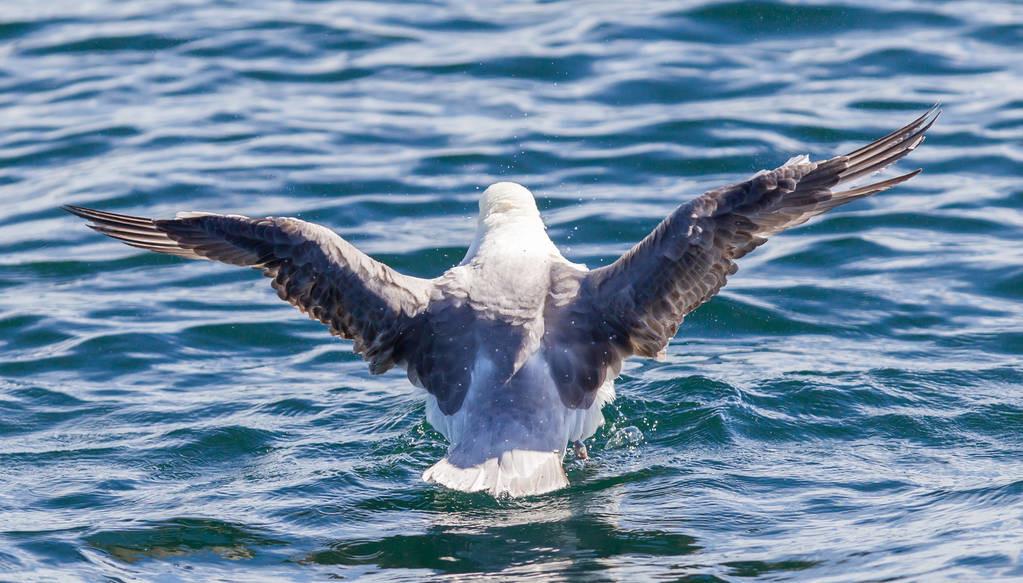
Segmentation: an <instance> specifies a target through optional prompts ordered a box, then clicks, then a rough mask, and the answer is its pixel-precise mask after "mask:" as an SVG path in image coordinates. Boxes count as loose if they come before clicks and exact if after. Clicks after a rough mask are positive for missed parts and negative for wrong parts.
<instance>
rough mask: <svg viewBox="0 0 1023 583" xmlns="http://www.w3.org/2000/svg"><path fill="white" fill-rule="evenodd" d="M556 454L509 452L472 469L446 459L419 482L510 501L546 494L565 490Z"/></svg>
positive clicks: (527, 451)
mask: <svg viewBox="0 0 1023 583" xmlns="http://www.w3.org/2000/svg"><path fill="white" fill-rule="evenodd" d="M563 455H564V454H563V453H562V452H559V451H530V450H523V449H513V450H510V451H506V452H503V453H501V455H500V456H498V457H492V458H489V459H487V460H486V461H484V462H482V463H479V464H475V465H468V464H465V465H462V464H459V462H458V460H457V458H455V459H453V460H452V459H450V456H449V457H446V458H444V459H442V460H440V461H439V462H437V463H436V464H434V465H433V466H431V467H430V468H429V469H427V470H426V471H425V472H424V473H423V480H425V481H427V482H431V483H435V484H440V485H442V486H446V487H448V488H451V489H453V490H460V491H462V492H488V493H489V494H491V495H492V496H495V497H496V496H501V495H507V496H511V497H519V496H535V495H538V494H546V493H547V492H552V491H554V490H558V489H561V488H564V487H566V486H568V476H566V475H565V469H564V467H562V465H561V460H562V457H563Z"/></svg>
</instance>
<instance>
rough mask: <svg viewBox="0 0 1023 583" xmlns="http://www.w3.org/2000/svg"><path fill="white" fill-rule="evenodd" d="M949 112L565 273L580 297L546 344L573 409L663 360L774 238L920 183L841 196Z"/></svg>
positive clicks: (764, 179) (665, 224)
mask: <svg viewBox="0 0 1023 583" xmlns="http://www.w3.org/2000/svg"><path fill="white" fill-rule="evenodd" d="M939 114H940V110H939V109H938V108H937V107H935V108H932V109H931V110H930V111H928V112H927V113H926V114H924V115H922V116H921V117H919V118H918V119H916V120H914V121H913V122H912V123H910V124H909V125H907V126H905V127H903V128H901V129H899V130H897V131H895V132H892V133H891V134H889V135H887V136H885V137H883V138H881V139H879V140H877V141H875V142H873V143H871V144H869V145H867V146H864V147H862V148H860V149H858V150H855V151H853V152H850V153H849V154H846V155H844V156H837V157H835V158H832V159H830V160H827V161H824V162H811V161H810V160H809V159H808V158H806V157H799V158H794V159H792V160H790V161H789V162H788V163H786V164H785V165H783V166H781V167H780V168H777V169H776V170H773V171H770V172H761V173H759V174H757V175H756V176H754V177H753V178H751V179H749V180H747V181H745V182H741V183H739V184H734V185H731V186H726V187H723V188H718V189H716V190H712V191H710V192H707V193H705V194H703V195H702V196H700V197H697V198H696V199H694V200H692V201H690V202H688V203H686V204H683V205H682V206H680V207H679V208H678V209H677V210H675V212H673V213H672V214H671V215H669V216H668V217H667V218H666V219H664V221H662V222H661V224H660V225H658V226H657V228H656V229H654V230H653V232H652V233H650V235H648V236H647V237H646V238H645V239H643V240H642V241H640V242H639V243H638V244H636V245H635V246H634V247H633V248H632V249H631V250H629V251H628V252H627V253H625V254H624V255H623V256H622V257H621V258H619V259H618V260H617V261H615V262H614V263H613V264H611V265H608V266H606V267H603V268H600V269H596V270H594V271H591V272H589V273H585V274H574V275H572V274H566V275H564V278H566V279H569V280H574V281H575V283H574V285H576V286H578V292H577V293H576V294H575V298H574V299H573V300H572V301H570V302H566V304H565V305H564V306H561V307H558V308H556V309H554V310H552V311H551V313H550V314H549V316H548V322H549V324H548V333H547V337H546V338H545V341H546V342H547V348H548V354H550V355H551V356H549V359H550V365H551V369H552V373H553V374H554V376H555V380H556V381H557V382H558V384H559V389H560V391H561V395H562V398H563V400H564V401H565V402H566V404H568V405H570V406H576V407H578V406H588V404H589V402H591V401H592V398H593V392H594V391H595V390H596V388H598V387H599V386H600V385H601V383H603V382H604V380H605V378H606V376H607V375H608V374H617V372H618V369H619V368H620V366H621V360H622V359H623V358H625V357H627V356H629V355H639V356H647V357H656V356H659V355H661V354H662V353H663V350H664V348H665V347H666V346H667V344H668V341H669V340H671V338H672V337H673V336H674V335H675V333H676V331H677V330H678V327H679V325H680V324H681V323H682V318H683V317H684V316H685V315H686V314H688V313H689V312H691V311H693V310H694V309H696V308H697V307H698V306H700V304H703V303H704V302H706V301H707V300H709V299H710V298H711V297H713V296H714V295H715V294H716V293H717V292H718V290H720V289H721V288H722V286H724V285H725V282H726V280H727V278H728V276H729V275H731V274H733V273H735V271H736V269H737V266H736V264H735V260H736V259H739V258H740V257H742V256H744V255H746V254H747V253H749V252H750V251H752V250H753V249H756V248H757V247H758V246H760V245H762V244H763V243H764V242H765V241H767V237H769V236H771V235H774V234H775V233H778V232H779V231H782V230H784V229H787V228H790V227H794V226H796V225H800V224H802V223H804V222H806V221H807V220H809V219H810V218H812V217H814V216H817V215H819V214H821V213H823V212H826V211H828V210H830V209H833V208H835V207H837V206H839V205H843V204H846V203H849V202H852V201H854V200H857V199H859V198H862V197H865V196H869V195H871V194H874V193H877V192H880V191H882V190H886V189H888V188H891V187H892V186H895V185H896V184H899V183H902V182H905V181H906V180H909V179H910V178H912V177H914V176H916V175H917V174H918V173H919V172H920V170H916V171H913V172H910V173H908V174H903V175H901V176H897V177H895V178H891V179H889V180H884V181H880V182H875V183H872V184H868V185H866V186H860V187H857V188H849V189H846V190H841V189H839V188H836V187H839V186H841V185H842V184H844V183H847V182H850V181H853V180H855V179H857V178H860V177H863V176H866V175H868V174H871V173H874V172H878V171H880V170H882V169H884V168H885V167H887V166H888V165H890V164H892V163H894V162H896V161H897V160H899V159H900V158H902V157H903V156H905V155H907V154H909V153H910V152H911V151H913V150H914V149H915V148H916V147H917V146H919V145H920V143H921V142H923V140H924V133H925V132H926V131H927V130H928V129H929V128H930V127H931V125H932V124H933V123H934V121H935V120H936V119H937V117H938V115H939ZM551 320H554V322H551ZM552 324H553V325H552Z"/></svg>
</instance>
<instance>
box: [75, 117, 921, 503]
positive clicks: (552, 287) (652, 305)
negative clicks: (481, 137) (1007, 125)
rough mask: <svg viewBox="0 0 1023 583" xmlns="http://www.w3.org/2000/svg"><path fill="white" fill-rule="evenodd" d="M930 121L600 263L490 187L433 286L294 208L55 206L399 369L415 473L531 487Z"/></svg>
mask: <svg viewBox="0 0 1023 583" xmlns="http://www.w3.org/2000/svg"><path fill="white" fill-rule="evenodd" d="M939 114H940V110H939V109H938V108H937V106H935V107H934V108H932V109H931V110H930V111H928V112H927V113H925V114H924V115H922V116H921V117H919V118H918V119H916V120H914V121H913V122H912V123H910V124H909V125H907V126H905V127H903V128H901V129H899V130H897V131H895V132H893V133H891V134H889V135H887V136H885V137H883V138H881V139H879V140H877V141H875V142H873V143H871V144H869V145H867V146H864V147H862V148H860V149H858V150H855V151H853V152H850V153H848V154H846V155H844V156H837V157H834V158H831V159H829V160H825V161H820V162H813V161H811V160H810V159H809V157H808V156H805V155H803V156H797V157H794V158H792V159H790V160H789V161H788V162H786V163H785V164H783V165H782V166H780V167H778V168H776V169H774V170H771V171H761V172H759V173H757V174H755V175H754V176H752V177H751V178H750V179H748V180H745V181H743V182H739V183H736V184H732V185H730V186H724V187H721V188H717V189H714V190H711V191H709V192H706V193H705V194H703V195H701V196H698V197H696V198H695V199H693V200H690V201H689V202H687V203H685V204H682V205H681V206H679V207H678V208H677V209H676V210H675V211H674V212H672V213H671V214H670V215H668V217H667V218H665V219H664V220H663V221H662V222H661V223H660V224H659V225H657V227H656V228H655V229H654V230H653V231H652V232H651V233H650V234H649V235H648V236H647V237H646V238H644V239H643V240H642V241H640V242H639V243H637V244H636V245H635V246H633V247H632V248H631V249H630V250H629V251H628V252H626V253H625V254H624V255H622V256H621V257H620V258H618V260H616V261H615V262H614V263H611V264H609V265H607V266H605V267H601V268H599V269H593V270H588V269H587V268H586V267H585V266H583V265H580V264H577V263H573V262H571V261H569V260H568V259H566V258H565V257H563V256H562V254H561V253H560V252H559V251H558V248H557V247H556V246H555V244H554V243H553V242H552V241H551V239H550V238H549V237H548V236H547V232H546V228H545V226H544V223H543V221H542V220H541V217H540V212H539V210H538V209H537V205H536V200H535V199H534V198H533V195H532V194H531V193H530V192H529V190H527V189H526V188H525V187H523V186H521V185H519V184H515V183H512V182H498V183H497V184H493V185H491V186H490V187H489V188H487V189H486V190H485V191H484V192H483V195H482V197H481V198H480V201H479V217H478V220H477V227H476V236H475V239H474V240H473V241H472V244H471V245H470V246H469V249H468V252H467V253H466V255H465V258H464V259H463V260H462V261H461V263H459V264H458V265H456V266H454V267H452V268H451V269H448V270H447V271H445V272H444V273H443V274H441V275H440V276H438V277H435V278H433V279H423V278H418V277H411V276H408V275H404V274H401V273H398V272H397V271H395V270H394V269H391V268H390V267H388V266H386V265H384V264H383V263H381V262H378V261H376V260H374V259H372V258H370V257H369V256H368V255H366V254H365V253H362V252H361V251H359V250H358V249H356V248H355V247H354V246H353V245H352V244H350V243H348V242H347V241H345V240H344V239H342V238H341V237H340V236H339V235H337V234H336V233H334V232H333V231H331V230H330V229H328V228H326V227H323V226H320V225H315V224H312V223H308V222H305V221H302V220H299V219H295V218H286V217H267V218H249V217H246V216H241V215H220V214H212V213H201V212H184V213H179V214H178V215H177V216H176V218H174V219H149V218H143V217H137V216H129V215H124V214H117V213H112V212H106V211H100V210H93V209H88V208H83V207H78V206H66V207H64V208H65V209H66V210H67V211H69V212H71V213H74V214H75V215H78V216H79V217H82V218H84V219H87V220H88V221H89V225H88V226H89V227H91V228H93V229H95V230H96V231H99V232H100V233H103V234H104V235H108V236H110V237H113V238H114V239H118V240H120V241H122V242H124V243H126V244H128V245H131V246H133V247H138V248H141V249H147V250H149V251H155V252H157V253H166V254H170V255H177V256H179V257H184V258H188V259H208V260H214V261H220V262H223V263H230V264H232V265H242V266H248V267H253V268H256V269H259V270H261V271H262V272H263V274H264V275H266V276H267V277H270V278H271V279H272V282H271V285H272V286H273V288H274V289H275V290H276V291H277V294H278V295H279V296H280V297H281V299H283V300H285V301H287V302H289V303H290V304H292V305H293V306H295V307H296V308H298V309H299V310H301V311H302V312H304V313H305V314H307V315H308V316H310V317H311V318H313V319H315V320H318V321H320V322H322V323H323V324H325V325H326V326H327V327H328V329H329V330H330V332H331V333H332V334H334V335H335V336H339V337H341V338H344V339H350V340H352V341H353V348H354V351H355V352H356V353H358V354H361V355H362V357H363V358H364V359H365V360H366V361H367V362H368V363H369V369H370V371H371V372H372V373H383V372H385V371H387V370H389V369H391V368H394V367H397V368H399V369H403V370H404V371H406V373H407V375H408V379H409V380H410V381H411V382H412V384H414V385H415V386H417V387H422V388H423V389H425V390H426V401H427V402H426V418H427V421H428V422H429V423H430V425H432V426H433V427H434V428H436V429H437V430H438V431H439V432H440V433H441V434H443V436H444V437H445V438H446V439H447V440H448V442H449V448H448V452H447V455H446V457H444V458H443V459H442V460H440V461H439V462H437V463H436V464H434V465H433V466H431V467H430V468H428V469H427V470H426V471H425V472H424V473H423V479H425V480H426V481H428V482H434V483H437V484H441V485H443V486H446V487H448V488H453V489H455V490H461V491H465V492H476V491H485V492H488V493H490V494H492V495H494V496H502V495H507V496H529V495H538V494H543V493H546V492H551V491H553V490H557V489H559V488H564V487H566V486H568V478H567V476H566V474H565V470H564V468H563V465H562V462H563V459H564V457H565V455H566V453H567V450H568V448H569V446H570V445H571V446H572V448H573V450H574V451H575V453H576V455H578V456H579V457H585V456H586V448H585V445H584V440H586V439H587V438H589V437H591V436H593V434H594V433H595V432H596V430H597V428H598V427H599V426H600V425H601V424H602V423H603V422H604V417H603V415H602V413H601V408H602V407H603V406H604V405H606V404H607V403H609V402H610V401H611V400H613V399H614V397H615V389H614V380H615V378H616V377H617V376H618V373H619V371H620V370H621V367H622V361H623V360H625V359H626V358H628V357H629V356H639V357H652V358H658V357H662V356H664V354H665V350H666V348H667V345H668V342H669V340H671V338H672V337H674V336H675V334H676V332H677V330H678V328H679V326H680V324H681V323H682V319H683V317H685V315H686V314H688V313H689V312H692V311H693V310H694V309H696V308H697V307H698V306H700V305H701V304H703V303H704V302H706V301H708V300H709V299H710V298H711V297H713V296H714V295H715V294H716V293H717V292H718V290H720V289H721V287H722V286H724V285H725V283H726V281H727V278H728V276H730V275H732V274H734V273H735V272H736V263H735V261H736V260H737V259H739V258H741V257H743V256H744V255H746V254H747V253H749V252H751V251H753V250H754V249H756V248H757V247H759V246H760V245H762V244H763V243H764V242H765V241H767V239H768V238H769V237H770V236H772V235H774V234H776V233H779V232H781V231H783V230H785V229H788V228H790V227H794V226H796V225H799V224H802V223H804V222H806V221H807V220H809V219H810V218H812V217H814V216H816V215H819V214H821V213H824V212H826V211H828V210H831V209H833V208H835V207H837V206H840V205H843V204H846V203H849V202H852V201H854V200H858V199H860V198H863V197H865V196H869V195H872V194H874V193H877V192H881V191H883V190H886V189H888V188H891V187H893V186H895V185H897V184H900V183H902V182H905V181H907V180H909V179H910V178H912V177H914V176H916V175H917V174H918V173H919V172H920V170H919V169H917V170H914V171H912V172H909V173H907V174H902V175H900V176H896V177H894V178H890V179H887V180H882V181H879V182H873V183H871V184H867V185H865V186H858V187H847V186H846V184H847V183H851V182H853V181H855V180H856V179H858V178H861V177H863V176H866V175H869V174H873V173H875V172H878V171H880V170H883V169H884V168H885V167H887V166H888V165H890V164H892V163H894V162H896V161H897V160H899V159H901V158H902V157H903V156H905V155H907V154H908V153H909V152H911V151H912V150H913V149H915V148H916V147H917V146H918V145H920V143H921V142H923V140H924V133H925V132H926V131H927V130H928V129H929V128H930V127H931V125H932V124H933V123H934V121H935V120H936V119H937V117H938V115H939Z"/></svg>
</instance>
